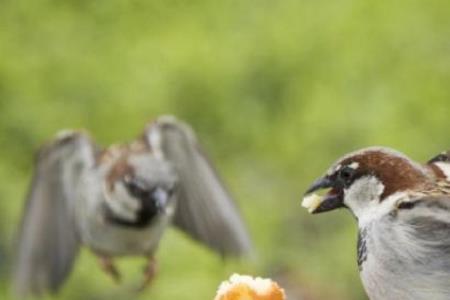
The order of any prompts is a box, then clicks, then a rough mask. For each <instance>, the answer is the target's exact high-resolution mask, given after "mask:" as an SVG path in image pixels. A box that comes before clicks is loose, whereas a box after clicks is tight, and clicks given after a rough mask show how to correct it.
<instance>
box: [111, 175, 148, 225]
mask: <svg viewBox="0 0 450 300" xmlns="http://www.w3.org/2000/svg"><path fill="white" fill-rule="evenodd" d="M103 195H104V196H105V199H106V204H107V205H108V207H109V208H110V209H111V210H112V211H113V212H114V213H115V214H117V216H120V217H122V218H124V219H127V220H130V221H134V220H136V213H137V211H138V210H139V209H140V208H141V204H140V202H139V201H138V200H136V199H134V198H133V197H131V196H130V195H129V194H128V191H127V190H126V188H125V187H124V186H123V184H122V183H119V182H116V183H115V184H114V189H113V191H112V192H110V191H109V190H108V189H107V187H106V184H104V185H103Z"/></svg>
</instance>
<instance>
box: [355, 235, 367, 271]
mask: <svg viewBox="0 0 450 300" xmlns="http://www.w3.org/2000/svg"><path fill="white" fill-rule="evenodd" d="M366 237H367V229H360V230H359V231H358V242H357V254H358V257H357V262H358V268H359V271H360V272H361V271H362V268H363V263H364V262H365V261H366V260H367V245H366Z"/></svg>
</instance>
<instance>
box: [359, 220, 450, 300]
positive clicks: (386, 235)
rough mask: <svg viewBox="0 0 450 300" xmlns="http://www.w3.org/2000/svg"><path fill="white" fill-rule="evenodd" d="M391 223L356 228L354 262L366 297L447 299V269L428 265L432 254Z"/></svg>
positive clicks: (375, 299) (449, 284)
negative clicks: (356, 246)
mask: <svg viewBox="0 0 450 300" xmlns="http://www.w3.org/2000/svg"><path fill="white" fill-rule="evenodd" d="M393 225H394V224H390V223H386V224H377V225H376V226H368V227H367V228H364V229H362V230H360V237H359V239H358V263H359V269H360V275H361V279H362V282H363V284H364V287H365V290H366V292H367V294H368V296H369V298H370V299H371V300H391V299H392V300H396V299H405V300H422V299H423V300H425V299H426V300H428V299H433V300H444V299H450V270H447V271H442V270H440V269H436V268H433V267H431V266H430V263H429V262H430V260H429V258H430V257H429V255H433V254H432V253H431V252H428V253H427V252H426V251H427V250H426V249H424V247H423V246H422V245H420V244H418V243H417V242H416V241H415V239H414V238H413V237H412V236H411V231H408V230H407V229H406V228H401V226H399V225H398V224H397V225H396V226H393ZM449 255H450V254H449ZM447 258H448V256H447ZM440 259H441V258H435V260H440ZM438 264H439V263H438ZM446 282H447V284H446Z"/></svg>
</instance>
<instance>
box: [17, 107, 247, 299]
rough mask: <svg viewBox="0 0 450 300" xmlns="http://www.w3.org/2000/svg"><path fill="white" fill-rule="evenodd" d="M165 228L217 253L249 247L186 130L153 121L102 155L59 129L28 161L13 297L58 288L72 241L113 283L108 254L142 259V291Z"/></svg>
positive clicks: (70, 259) (78, 135)
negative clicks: (175, 229) (29, 171)
mask: <svg viewBox="0 0 450 300" xmlns="http://www.w3.org/2000/svg"><path fill="white" fill-rule="evenodd" d="M171 223H173V224H174V225H175V226H177V227H178V228H179V229H181V230H183V231H185V232H186V233H188V234H189V235H190V236H191V237H193V238H194V239H196V240H198V241H200V242H202V243H204V244H205V245H207V246H209V247H210V248H212V249H213V250H215V251H217V252H219V253H220V254H222V255H237V256H238V255H244V254H247V253H248V252H249V251H250V249H251V245H250V244H251V243H250V239H249V237H248V235H247V231H246V229H245V226H244V224H243V222H242V220H241V218H240V216H239V213H238V210H237V208H236V206H235V204H234V203H233V201H232V199H231V197H230V195H229V194H228V192H227V190H226V188H225V187H224V185H223V184H222V182H221V180H220V179H219V177H218V174H217V173H216V171H215V169H214V168H213V166H212V164H211V163H210V162H209V161H208V160H207V158H206V156H205V155H204V153H203V151H202V149H201V147H200V145H199V144H198V142H197V138H196V136H195V134H194V132H193V131H192V129H191V128H190V127H189V126H188V125H187V124H185V123H182V122H180V121H178V120H176V119H175V118H174V117H170V116H164V117H160V118H158V119H157V120H156V121H155V122H153V123H150V124H149V125H148V126H147V127H146V128H145V130H144V133H143V134H142V136H141V137H139V138H138V139H136V140H135V141H133V142H131V143H130V144H126V145H113V146H111V147H109V148H106V149H100V148H99V147H98V146H97V145H96V144H95V143H94V142H93V140H92V139H91V138H90V137H89V136H88V135H87V134H86V133H84V132H75V131H69V132H62V133H60V134H59V135H58V136H57V137H56V138H55V139H54V140H53V141H51V142H50V143H48V144H46V145H44V146H43V147H42V148H41V150H40V151H39V153H38V155H37V160H36V167H35V173H34V177H33V180H32V183H31V188H30V191H29V194H28V197H27V203H26V206H25V209H24V214H23V217H22V224H21V228H20V235H19V240H18V249H17V252H18V253H17V255H18V258H17V266H16V272H15V289H16V291H17V293H18V294H19V295H22V296H28V295H40V294H45V293H48V292H50V293H54V292H57V291H58V289H59V288H60V287H61V286H62V284H63V283H64V282H65V281H66V279H67V277H68V275H69V274H70V272H71V270H72V267H73V263H74V261H75V259H76V256H77V253H78V250H79V247H80V246H81V245H83V246H86V247H87V248H89V249H90V250H91V251H92V252H93V253H94V254H95V255H97V256H98V257H99V258H100V263H101V267H102V268H103V270H104V271H106V272H107V273H108V274H110V275H111V276H112V277H113V278H114V279H115V280H116V281H119V279H120V273H119V272H118V270H117V269H116V268H115V266H114V263H113V259H114V258H115V257H120V256H143V257H145V258H147V260H148V264H147V267H146V270H145V274H144V277H145V279H144V282H143V284H142V287H145V286H146V285H148V284H149V283H150V281H151V279H152V278H153V275H154V273H155V261H154V255H155V251H156V250H157V247H158V244H159V241H160V239H161V237H162V235H163V233H164V230H165V229H166V228H167V227H168V226H169V224H171Z"/></svg>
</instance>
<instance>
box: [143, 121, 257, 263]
mask: <svg viewBox="0 0 450 300" xmlns="http://www.w3.org/2000/svg"><path fill="white" fill-rule="evenodd" d="M145 136H146V138H147V141H148V142H149V144H150V147H151V148H152V149H153V151H154V153H155V155H157V156H158V155H160V156H162V157H164V158H165V159H167V160H168V161H170V162H171V163H172V164H173V165H174V166H175V169H176V171H177V176H178V186H177V192H178V202H177V209H176V212H175V217H174V224H175V225H176V226H177V227H178V228H180V229H181V230H183V231H185V232H186V233H188V234H189V235H191V236H192V237H193V238H194V239H196V240H198V241H200V242H202V243H204V244H206V245H207V246H209V247H210V248H212V249H214V250H215V251H217V252H219V253H221V254H222V255H236V256H239V255H244V254H247V253H249V252H250V250H251V242H250V238H249V236H248V234H247V230H246V228H245V225H244V223H243V221H242V219H241V217H240V215H239V212H238V209H237V207H236V206H235V203H234V202H233V200H232V198H231V197H230V195H229V193H228V192H227V190H226V188H225V187H224V185H223V183H222V181H221V180H220V178H219V176H218V174H217V172H216V171H215V169H214V167H213V165H212V164H211V162H210V161H208V159H207V158H206V156H205V153H204V152H203V150H202V149H201V146H200V145H199V144H198V142H197V139H196V137H195V134H194V132H193V130H192V129H191V128H190V127H189V126H188V125H187V124H185V123H183V122H180V121H178V120H176V119H175V118H174V117H171V116H164V117H160V118H158V119H157V121H156V122H154V123H152V124H151V125H150V126H148V127H147V130H146V132H145Z"/></svg>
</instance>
